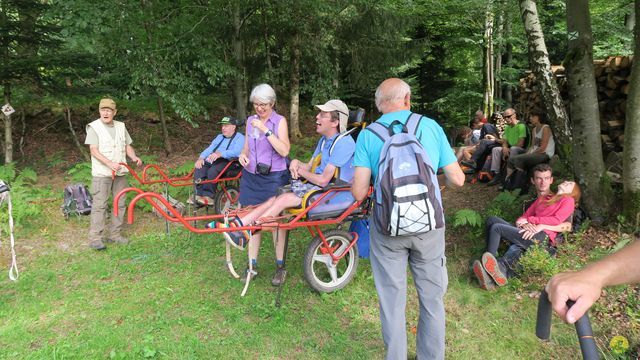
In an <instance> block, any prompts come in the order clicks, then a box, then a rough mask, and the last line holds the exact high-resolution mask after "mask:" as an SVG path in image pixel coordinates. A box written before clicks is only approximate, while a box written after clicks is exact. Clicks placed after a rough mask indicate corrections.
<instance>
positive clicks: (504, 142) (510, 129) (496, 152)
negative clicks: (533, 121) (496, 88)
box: [487, 108, 527, 186]
mask: <svg viewBox="0 0 640 360" xmlns="http://www.w3.org/2000/svg"><path fill="white" fill-rule="evenodd" d="M504 118H505V119H507V127H506V128H505V129H504V134H503V137H502V139H499V140H496V141H497V142H498V143H499V144H500V145H501V147H494V148H493V149H491V174H492V177H493V179H492V180H491V181H489V182H488V183H487V185H489V186H493V185H496V184H498V183H500V182H501V181H502V177H501V176H499V175H500V172H501V168H502V162H503V161H506V160H507V159H509V158H511V157H514V156H516V155H519V154H522V153H523V152H524V151H525V150H524V147H525V141H526V139H527V126H526V125H525V124H524V123H522V122H520V120H518V117H517V115H516V111H515V110H514V109H512V108H509V109H507V110H505V111H504Z"/></svg>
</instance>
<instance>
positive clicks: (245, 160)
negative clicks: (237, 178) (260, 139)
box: [238, 135, 249, 166]
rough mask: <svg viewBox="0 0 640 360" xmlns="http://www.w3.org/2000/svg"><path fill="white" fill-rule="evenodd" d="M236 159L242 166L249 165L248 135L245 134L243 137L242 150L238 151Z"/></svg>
mask: <svg viewBox="0 0 640 360" xmlns="http://www.w3.org/2000/svg"><path fill="white" fill-rule="evenodd" d="M238 161H239V162H240V165H242V166H247V165H249V137H248V136H246V135H245V137H244V145H243V146H242V151H240V156H238Z"/></svg>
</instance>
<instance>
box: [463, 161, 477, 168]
mask: <svg viewBox="0 0 640 360" xmlns="http://www.w3.org/2000/svg"><path fill="white" fill-rule="evenodd" d="M460 164H462V165H464V166H466V167H470V168H472V169H475V168H476V162H475V161H473V160H462V161H460Z"/></svg>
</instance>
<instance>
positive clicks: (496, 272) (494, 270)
mask: <svg viewBox="0 0 640 360" xmlns="http://www.w3.org/2000/svg"><path fill="white" fill-rule="evenodd" d="M482 267H483V268H484V269H485V270H486V271H487V273H488V274H489V276H491V278H492V279H493V281H495V282H496V284H497V285H498V286H505V285H507V276H506V275H505V273H504V271H502V269H500V264H499V263H498V260H496V258H495V256H493V255H492V254H491V253H488V252H486V253H484V254H482Z"/></svg>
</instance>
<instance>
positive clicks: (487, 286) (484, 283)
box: [473, 260, 496, 291]
mask: <svg viewBox="0 0 640 360" xmlns="http://www.w3.org/2000/svg"><path fill="white" fill-rule="evenodd" d="M473 273H474V274H475V275H476V278H478V283H480V288H482V289H484V290H489V291H491V290H494V289H495V288H496V283H495V282H493V279H492V278H491V277H490V276H489V274H487V271H486V270H485V269H484V268H483V267H482V263H481V262H480V260H476V261H474V262H473Z"/></svg>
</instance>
